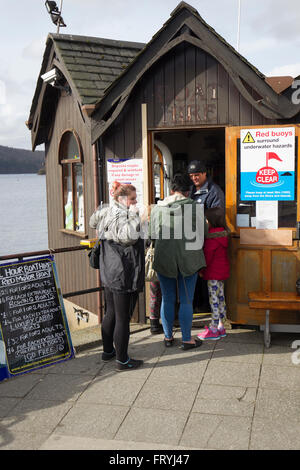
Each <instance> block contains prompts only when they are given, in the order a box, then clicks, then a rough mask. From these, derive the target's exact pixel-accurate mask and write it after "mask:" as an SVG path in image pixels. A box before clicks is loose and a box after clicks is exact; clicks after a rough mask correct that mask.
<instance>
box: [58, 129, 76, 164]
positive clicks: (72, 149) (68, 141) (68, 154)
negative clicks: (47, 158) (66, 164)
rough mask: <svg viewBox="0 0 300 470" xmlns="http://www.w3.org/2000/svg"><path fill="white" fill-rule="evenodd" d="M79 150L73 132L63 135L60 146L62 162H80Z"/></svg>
mask: <svg viewBox="0 0 300 470" xmlns="http://www.w3.org/2000/svg"><path fill="white" fill-rule="evenodd" d="M79 158H80V154H79V148H78V145H77V141H76V139H75V136H74V134H73V133H72V132H66V133H65V134H64V135H63V138H62V142H61V146H60V160H79Z"/></svg>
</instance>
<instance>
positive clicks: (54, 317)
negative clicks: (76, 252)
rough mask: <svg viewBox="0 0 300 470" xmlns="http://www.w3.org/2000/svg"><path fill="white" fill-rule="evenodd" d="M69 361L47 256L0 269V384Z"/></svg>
mask: <svg viewBox="0 0 300 470" xmlns="http://www.w3.org/2000/svg"><path fill="white" fill-rule="evenodd" d="M73 357H74V350H73V346H72V341H71V336H70V331H69V327H68V322H67V317H66V313H65V308H64V303H63V298H62V294H61V290H60V286H59V281H58V276H57V271H56V266H55V262H54V258H53V256H47V257H39V258H32V259H30V260H26V261H17V262H13V263H8V264H1V265H0V381H1V380H3V379H6V378H10V377H15V376H16V375H19V374H23V373H25V372H29V371H33V370H36V369H40V368H41V367H45V366H49V365H52V364H54V363H57V362H61V361H65V360H68V359H71V358H73Z"/></svg>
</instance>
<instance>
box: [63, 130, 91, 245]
mask: <svg viewBox="0 0 300 470" xmlns="http://www.w3.org/2000/svg"><path fill="white" fill-rule="evenodd" d="M67 134H71V135H72V136H73V137H74V138H75V141H76V144H77V151H78V158H76V159H75V158H63V156H62V153H63V151H64V147H63V146H64V145H65V142H64V139H65V138H66V136H67ZM58 163H59V165H60V167H61V194H62V227H63V228H62V229H61V230H60V231H61V232H64V233H68V234H71V235H76V236H79V237H81V238H86V237H87V234H86V211H85V197H84V195H85V191H84V159H83V152H82V146H81V141H80V138H79V135H78V134H77V132H76V131H75V129H65V130H64V131H63V133H62V134H61V136H60V140H59V146H58ZM78 163H79V164H80V165H81V170H82V191H83V217H84V230H83V231H79V230H76V214H77V210H78V200H77V191H76V174H75V170H74V165H76V164H78ZM64 165H65V166H67V165H70V169H71V181H72V211H73V229H72V230H70V229H67V228H66V213H65V188H64Z"/></svg>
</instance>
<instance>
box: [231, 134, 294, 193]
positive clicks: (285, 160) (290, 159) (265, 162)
mask: <svg viewBox="0 0 300 470" xmlns="http://www.w3.org/2000/svg"><path fill="white" fill-rule="evenodd" d="M240 138H241V196H240V198H241V201H293V200H294V199H295V129H294V127H283V128H260V129H241V134H240Z"/></svg>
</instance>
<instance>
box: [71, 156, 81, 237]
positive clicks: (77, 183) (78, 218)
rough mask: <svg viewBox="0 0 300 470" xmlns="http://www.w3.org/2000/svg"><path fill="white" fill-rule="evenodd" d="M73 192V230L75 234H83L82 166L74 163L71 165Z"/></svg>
mask: <svg viewBox="0 0 300 470" xmlns="http://www.w3.org/2000/svg"><path fill="white" fill-rule="evenodd" d="M73 170H74V180H75V191H76V204H75V206H76V207H75V209H76V212H75V213H76V220H75V230H76V231H77V232H84V200H83V178H82V165H81V164H80V163H75V164H74V165H73Z"/></svg>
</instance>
